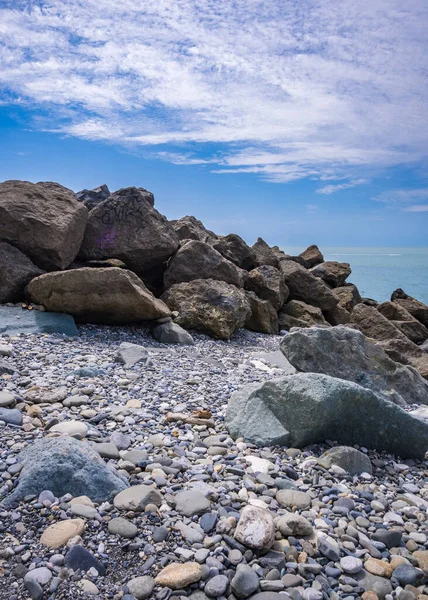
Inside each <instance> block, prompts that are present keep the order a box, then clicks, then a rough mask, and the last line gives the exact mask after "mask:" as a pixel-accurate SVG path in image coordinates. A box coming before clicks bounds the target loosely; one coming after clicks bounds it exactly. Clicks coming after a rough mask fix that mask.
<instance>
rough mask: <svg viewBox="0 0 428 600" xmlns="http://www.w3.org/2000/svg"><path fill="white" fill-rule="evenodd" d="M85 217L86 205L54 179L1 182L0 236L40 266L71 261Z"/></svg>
mask: <svg viewBox="0 0 428 600" xmlns="http://www.w3.org/2000/svg"><path fill="white" fill-rule="evenodd" d="M87 218H88V211H87V209H86V207H85V206H83V204H81V203H80V202H78V201H77V200H76V197H75V196H74V194H73V192H72V191H71V190H69V189H67V188H65V187H63V186H61V185H59V184H57V183H51V182H41V183H30V182H28V181H4V182H3V183H0V223H1V231H0V239H1V240H2V241H5V242H8V243H9V244H12V245H13V246H15V247H16V248H19V250H21V252H23V253H24V254H25V255H26V256H28V257H29V258H30V259H31V260H32V261H33V263H35V264H36V265H37V266H38V267H40V268H41V269H45V270H61V269H66V268H67V267H68V266H69V265H70V264H71V262H72V261H73V260H74V258H75V257H76V255H77V253H78V251H79V248H80V245H81V243H82V240H83V234H84V232H85V226H86V221H87ZM39 304H42V303H41V302H40V303H39Z"/></svg>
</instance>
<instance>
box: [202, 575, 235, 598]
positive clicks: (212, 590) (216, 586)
mask: <svg viewBox="0 0 428 600" xmlns="http://www.w3.org/2000/svg"><path fill="white" fill-rule="evenodd" d="M228 585H229V579H228V578H227V577H226V575H215V576H214V577H212V578H211V579H209V580H208V581H207V584H206V586H205V588H204V592H205V594H206V595H207V596H209V597H210V598H218V596H222V595H223V594H224V593H225V592H226V590H227V586H228Z"/></svg>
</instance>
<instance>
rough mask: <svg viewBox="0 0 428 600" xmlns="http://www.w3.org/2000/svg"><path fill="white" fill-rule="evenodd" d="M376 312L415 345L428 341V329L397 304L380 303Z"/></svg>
mask: <svg viewBox="0 0 428 600" xmlns="http://www.w3.org/2000/svg"><path fill="white" fill-rule="evenodd" d="M376 308H377V310H378V311H379V312H380V313H381V314H382V315H383V316H384V317H386V318H387V319H388V320H389V321H391V322H392V323H393V324H394V325H395V326H396V327H397V328H398V329H399V330H400V331H401V333H403V334H404V335H405V336H406V337H408V338H409V340H411V341H412V342H414V343H415V344H421V343H422V342H424V341H425V340H427V339H428V329H427V328H426V327H425V325H422V323H421V322H420V321H418V320H417V319H415V318H414V317H413V316H412V315H411V314H410V313H409V311H408V310H407V309H406V308H404V306H402V305H401V304H398V303H397V302H382V304H379V306H377V307H376Z"/></svg>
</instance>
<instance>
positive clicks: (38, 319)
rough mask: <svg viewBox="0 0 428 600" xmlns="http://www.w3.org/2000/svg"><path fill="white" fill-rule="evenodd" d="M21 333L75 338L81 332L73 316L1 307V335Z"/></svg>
mask: <svg viewBox="0 0 428 600" xmlns="http://www.w3.org/2000/svg"><path fill="white" fill-rule="evenodd" d="M20 333H36V334H39V333H60V334H61V335H67V336H74V335H78V333H79V332H78V331H77V327H76V324H75V322H74V319H73V317H72V316H71V315H66V314H63V313H52V312H40V311H38V310H22V308H15V307H9V306H0V335H10V336H12V335H19V334H20Z"/></svg>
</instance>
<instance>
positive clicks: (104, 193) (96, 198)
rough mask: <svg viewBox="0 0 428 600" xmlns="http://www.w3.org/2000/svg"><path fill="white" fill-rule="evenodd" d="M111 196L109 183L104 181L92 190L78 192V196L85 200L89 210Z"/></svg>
mask: <svg viewBox="0 0 428 600" xmlns="http://www.w3.org/2000/svg"><path fill="white" fill-rule="evenodd" d="M109 196H110V190H109V189H108V187H107V185H106V184H105V183H103V184H102V185H100V186H98V187H96V188H93V189H92V190H86V189H85V190H81V191H80V192H76V198H77V199H78V200H79V201H80V202H83V204H84V205H85V206H86V208H87V209H88V210H92V209H93V208H95V207H96V206H97V205H98V204H99V203H100V202H102V201H103V200H107V198H108V197H109Z"/></svg>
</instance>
